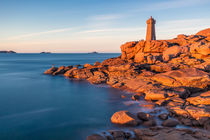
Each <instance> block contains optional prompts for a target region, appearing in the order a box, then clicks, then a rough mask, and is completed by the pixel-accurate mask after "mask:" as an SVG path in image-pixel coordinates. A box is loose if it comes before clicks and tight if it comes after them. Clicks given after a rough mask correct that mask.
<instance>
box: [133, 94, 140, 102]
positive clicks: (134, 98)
mask: <svg viewBox="0 0 210 140" xmlns="http://www.w3.org/2000/svg"><path fill="white" fill-rule="evenodd" d="M131 98H132V100H134V101H136V100H139V99H140V96H139V95H137V94H135V95H133V96H132V97H131Z"/></svg>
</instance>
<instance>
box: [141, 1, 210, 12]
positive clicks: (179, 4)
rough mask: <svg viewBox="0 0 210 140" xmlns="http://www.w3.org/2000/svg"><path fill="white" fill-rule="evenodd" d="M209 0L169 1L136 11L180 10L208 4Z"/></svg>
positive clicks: (146, 6)
mask: <svg viewBox="0 0 210 140" xmlns="http://www.w3.org/2000/svg"><path fill="white" fill-rule="evenodd" d="M208 2H209V0H170V1H164V2H157V3H153V4H149V5H145V6H144V7H143V8H141V9H140V10H137V11H157V10H165V9H171V8H181V7H188V6H193V5H200V4H204V3H208Z"/></svg>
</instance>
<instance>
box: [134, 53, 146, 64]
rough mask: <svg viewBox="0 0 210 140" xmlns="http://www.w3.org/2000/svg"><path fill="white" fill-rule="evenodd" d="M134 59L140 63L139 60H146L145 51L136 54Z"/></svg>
mask: <svg viewBox="0 0 210 140" xmlns="http://www.w3.org/2000/svg"><path fill="white" fill-rule="evenodd" d="M134 61H135V62H137V63H139V62H145V61H146V56H145V54H144V53H143V52H138V53H137V54H135V57H134Z"/></svg>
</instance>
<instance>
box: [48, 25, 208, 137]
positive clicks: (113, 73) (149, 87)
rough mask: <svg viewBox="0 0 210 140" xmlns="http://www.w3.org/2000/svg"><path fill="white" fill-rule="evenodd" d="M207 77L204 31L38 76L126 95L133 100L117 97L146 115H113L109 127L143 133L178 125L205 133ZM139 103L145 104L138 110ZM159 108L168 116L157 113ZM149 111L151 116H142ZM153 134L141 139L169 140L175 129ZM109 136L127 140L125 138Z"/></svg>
mask: <svg viewBox="0 0 210 140" xmlns="http://www.w3.org/2000/svg"><path fill="white" fill-rule="evenodd" d="M209 72H210V39H209V29H207V30H204V31H201V32H199V33H197V34H196V35H189V36H188V35H178V36H177V37H176V38H174V39H171V40H152V41H144V40H141V41H132V42H127V43H125V44H123V45H122V46H121V56H119V57H116V58H110V59H106V60H104V61H103V62H101V63H100V62H96V63H95V64H85V65H84V66H83V67H82V66H80V67H79V66H75V67H73V66H67V67H66V66H61V67H59V68H57V67H52V68H50V69H49V70H47V71H45V72H44V73H45V74H50V75H64V76H65V77H67V78H74V79H79V80H81V79H84V80H87V81H89V82H90V83H92V84H108V85H110V86H111V87H114V88H119V89H123V90H126V91H129V92H131V93H133V94H132V95H130V96H127V95H126V96H125V95H122V96H121V97H122V98H123V99H124V98H126V99H127V98H130V99H131V100H133V102H135V103H136V104H138V103H139V108H146V109H147V112H139V113H137V114H131V113H129V112H128V111H118V112H116V113H114V114H113V116H112V118H111V122H112V123H114V124H118V125H119V124H120V125H130V126H136V125H139V124H140V125H142V126H145V127H152V126H156V125H157V126H158V125H161V124H162V125H163V126H167V127H175V126H176V125H179V124H182V125H187V126H193V127H199V128H204V129H207V130H210V94H209V87H210V78H209ZM142 100H144V102H146V103H145V104H141V102H142ZM159 107H161V108H162V107H163V108H165V109H166V110H167V111H168V112H166V111H163V112H161V111H160V112H159V113H157V112H158V109H159ZM150 109H151V110H153V111H154V112H148V110H150ZM157 118H160V120H161V123H157ZM158 130H159V129H157V131H156V129H155V130H148V133H151V134H148V135H151V136H145V134H144V132H142V136H141V138H145V139H147V138H148V139H154V138H155V139H161V138H162V139H165V138H169V137H168V136H166V135H168V134H169V135H174V136H177V137H178V138H179V137H181V136H180V134H177V133H175V132H180V131H179V130H177V129H170V130H174V131H175V132H174V133H172V132H167V133H165V132H163V133H162V132H159V131H158ZM163 130H164V131H165V129H163ZM112 133H113V135H115V134H116V135H118V134H119V137H121V136H123V137H127V134H125V133H118V132H112ZM184 134H186V139H187V138H190V139H196V138H197V137H196V136H194V134H192V133H191V134H189V133H187V132H186V133H184ZM116 135H115V136H116ZM136 135H137V134H136ZM139 135H140V134H138V135H137V136H139ZM115 136H114V137H115ZM94 138H98V139H104V138H105V139H106V137H104V136H103V137H102V136H101V135H94V136H92V137H90V139H94ZM116 138H118V136H116Z"/></svg>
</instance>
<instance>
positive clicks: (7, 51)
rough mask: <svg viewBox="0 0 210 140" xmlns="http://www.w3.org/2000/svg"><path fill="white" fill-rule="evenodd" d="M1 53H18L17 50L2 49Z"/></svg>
mask: <svg viewBox="0 0 210 140" xmlns="http://www.w3.org/2000/svg"><path fill="white" fill-rule="evenodd" d="M0 53H16V52H15V51H0Z"/></svg>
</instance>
